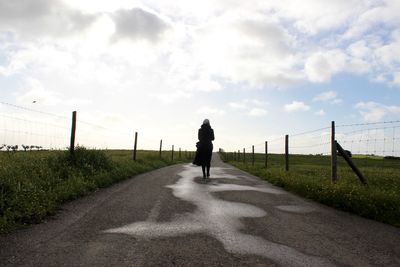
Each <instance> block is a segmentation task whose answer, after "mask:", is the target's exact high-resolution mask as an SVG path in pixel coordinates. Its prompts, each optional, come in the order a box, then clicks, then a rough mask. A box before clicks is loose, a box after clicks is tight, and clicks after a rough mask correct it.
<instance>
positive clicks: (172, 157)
mask: <svg viewBox="0 0 400 267" xmlns="http://www.w3.org/2000/svg"><path fill="white" fill-rule="evenodd" d="M171 159H172V161H174V145H172V153H171Z"/></svg>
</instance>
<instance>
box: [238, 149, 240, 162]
mask: <svg viewBox="0 0 400 267" xmlns="http://www.w3.org/2000/svg"><path fill="white" fill-rule="evenodd" d="M238 161H240V149H239V150H238Z"/></svg>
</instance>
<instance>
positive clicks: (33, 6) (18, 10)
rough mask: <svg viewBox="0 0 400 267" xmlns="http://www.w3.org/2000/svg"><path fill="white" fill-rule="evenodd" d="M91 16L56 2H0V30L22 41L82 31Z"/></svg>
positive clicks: (22, 0) (91, 20)
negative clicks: (27, 38)
mask: <svg viewBox="0 0 400 267" xmlns="http://www.w3.org/2000/svg"><path fill="white" fill-rule="evenodd" d="M95 19H96V16H95V15H88V14H84V13H82V12H81V11H79V10H76V9H72V8H69V7H67V6H66V5H64V4H63V3H62V2H60V1H53V0H37V1H34V2H33V1H30V0H19V1H0V30H5V31H12V32H14V33H16V34H17V35H18V36H19V37H22V38H23V39H24V38H26V37H30V38H33V39H35V38H37V37H39V36H55V37H61V36H67V35H71V34H74V33H76V32H81V31H83V30H84V29H86V28H87V27H88V26H89V25H90V24H91V23H92V22H93V21H94V20H95Z"/></svg>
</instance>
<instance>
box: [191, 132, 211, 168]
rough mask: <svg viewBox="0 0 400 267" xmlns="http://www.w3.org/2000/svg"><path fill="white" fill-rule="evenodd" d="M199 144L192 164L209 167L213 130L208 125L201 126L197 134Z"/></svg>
mask: <svg viewBox="0 0 400 267" xmlns="http://www.w3.org/2000/svg"><path fill="white" fill-rule="evenodd" d="M198 138H199V142H197V144H196V146H197V151H196V156H195V159H194V161H193V164H196V165H209V164H210V161H211V156H212V151H213V144H212V141H213V140H214V139H215V138H214V130H213V129H212V128H211V126H210V125H208V124H203V125H201V128H200V129H199V133H198Z"/></svg>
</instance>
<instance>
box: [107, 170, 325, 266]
mask: <svg viewBox="0 0 400 267" xmlns="http://www.w3.org/2000/svg"><path fill="white" fill-rule="evenodd" d="M225 170H226V169H222V168H219V169H218V168H213V169H212V171H213V174H215V175H213V178H214V179H216V177H220V178H221V179H226V178H227V177H229V176H230V175H229V174H227V173H225ZM178 175H179V176H180V177H181V178H180V179H179V180H178V181H177V182H176V183H175V184H173V185H169V186H167V187H169V188H171V189H172V193H173V195H174V196H175V197H177V198H180V199H182V200H185V201H189V202H191V203H193V204H194V205H196V207H197V209H196V210H195V211H194V212H193V213H187V214H184V215H179V216H176V217H175V218H174V219H173V220H172V221H171V222H156V221H154V212H150V214H151V215H152V217H151V218H149V219H148V220H147V221H141V222H135V223H132V224H129V225H125V226H123V227H119V228H114V229H109V230H106V231H104V232H105V233H121V234H128V235H133V236H136V237H145V238H157V237H170V236H180V235H186V234H193V233H204V234H207V235H210V236H212V237H214V238H216V239H217V240H219V241H220V242H221V243H222V244H223V246H224V248H225V249H226V250H227V251H228V252H231V253H240V254H253V255H259V256H262V257H266V258H269V259H272V260H273V261H275V262H277V263H280V264H282V265H285V266H330V265H331V263H330V262H329V261H328V260H325V259H323V258H319V257H315V256H310V255H307V254H304V253H302V252H300V251H297V250H295V249H294V248H291V247H288V246H285V245H281V244H277V243H273V242H271V241H268V240H265V239H263V238H261V237H258V236H253V235H249V234H244V233H242V232H241V231H240V229H243V228H244V225H243V224H242V223H241V221H240V218H244V217H246V218H258V217H263V216H268V214H267V213H266V212H265V211H264V210H263V209H260V208H258V207H256V206H253V205H249V204H245V203H240V202H230V201H225V200H221V199H218V198H216V197H215V196H213V195H212V194H211V193H210V192H216V191H230V190H235V191H237V190H252V191H259V192H264V193H267V194H280V193H282V192H280V191H279V190H275V189H272V188H267V187H252V186H242V185H235V184H220V185H215V184H211V185H210V184H199V183H196V182H195V178H196V177H198V169H197V168H194V167H191V166H190V165H186V166H185V167H184V170H183V171H182V172H181V173H179V174H178ZM228 179H229V178H228ZM231 179H238V178H237V177H234V178H233V177H231ZM214 181H215V180H214ZM156 206H157V204H156ZM155 209H157V207H155Z"/></svg>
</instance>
